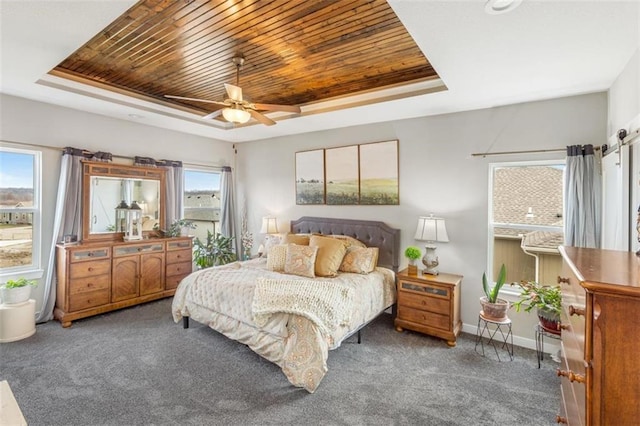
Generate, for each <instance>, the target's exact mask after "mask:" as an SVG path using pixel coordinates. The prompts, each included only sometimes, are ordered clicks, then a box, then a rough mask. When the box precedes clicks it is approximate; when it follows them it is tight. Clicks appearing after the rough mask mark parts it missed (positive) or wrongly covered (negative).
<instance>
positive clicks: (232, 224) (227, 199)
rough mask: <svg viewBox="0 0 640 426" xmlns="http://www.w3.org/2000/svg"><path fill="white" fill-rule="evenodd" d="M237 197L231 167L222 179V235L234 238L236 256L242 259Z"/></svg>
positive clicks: (226, 168)
mask: <svg viewBox="0 0 640 426" xmlns="http://www.w3.org/2000/svg"><path fill="white" fill-rule="evenodd" d="M235 205H236V203H235V196H234V190H233V176H232V174H231V167H229V166H225V167H223V168H222V175H221V177H220V234H222V235H223V236H225V237H233V238H234V246H235V248H236V255H238V259H240V254H241V253H242V250H241V246H240V244H241V241H239V240H238V238H236V207H235Z"/></svg>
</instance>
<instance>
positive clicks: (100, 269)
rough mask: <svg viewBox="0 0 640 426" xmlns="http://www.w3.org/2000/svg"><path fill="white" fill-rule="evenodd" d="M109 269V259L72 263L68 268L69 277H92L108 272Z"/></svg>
mask: <svg viewBox="0 0 640 426" xmlns="http://www.w3.org/2000/svg"><path fill="white" fill-rule="evenodd" d="M110 270H111V260H110V259H105V260H99V261H96V262H78V263H72V264H71V265H70V268H69V277H70V278H71V279H73V280H75V279H76V278H84V277H92V276H96V275H102V274H108V273H109V271H110Z"/></svg>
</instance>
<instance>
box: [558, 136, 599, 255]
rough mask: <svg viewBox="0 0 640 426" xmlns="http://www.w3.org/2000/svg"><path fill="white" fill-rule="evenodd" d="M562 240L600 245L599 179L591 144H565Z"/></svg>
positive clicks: (584, 244) (580, 245) (567, 242)
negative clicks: (565, 162)
mask: <svg viewBox="0 0 640 426" xmlns="http://www.w3.org/2000/svg"><path fill="white" fill-rule="evenodd" d="M564 196H565V200H564V205H565V221H564V243H565V245H568V246H575V247H590V248H599V247H600V234H601V221H602V215H601V205H602V182H601V173H600V167H599V163H598V162H597V160H596V157H595V151H594V148H593V145H584V146H582V145H572V146H568V147H567V164H566V168H565V191H564Z"/></svg>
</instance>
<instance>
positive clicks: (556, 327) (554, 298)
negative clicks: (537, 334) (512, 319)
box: [511, 281, 562, 334]
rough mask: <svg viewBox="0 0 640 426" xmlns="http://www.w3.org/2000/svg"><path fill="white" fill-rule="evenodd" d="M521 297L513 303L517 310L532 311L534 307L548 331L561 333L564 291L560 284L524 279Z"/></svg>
mask: <svg viewBox="0 0 640 426" xmlns="http://www.w3.org/2000/svg"><path fill="white" fill-rule="evenodd" d="M511 285H518V286H519V287H520V298H519V299H518V301H517V302H515V303H514V304H513V306H514V307H515V308H516V312H520V309H523V310H524V311H525V312H531V311H532V310H533V309H534V308H535V309H536V313H537V315H538V320H539V321H540V326H541V327H542V328H544V329H545V330H546V331H548V332H550V333H554V334H560V311H561V310H562V293H561V291H560V286H557V285H544V284H539V283H536V282H533V281H522V282H520V283H519V284H515V283H513V284H511Z"/></svg>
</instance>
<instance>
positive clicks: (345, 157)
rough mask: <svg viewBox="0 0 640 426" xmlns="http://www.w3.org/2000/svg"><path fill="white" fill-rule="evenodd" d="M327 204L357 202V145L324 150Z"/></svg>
mask: <svg viewBox="0 0 640 426" xmlns="http://www.w3.org/2000/svg"><path fill="white" fill-rule="evenodd" d="M325 161H326V165H325V170H326V179H327V204H334V205H346V204H358V201H359V182H358V175H359V171H358V145H352V146H344V147H341V148H330V149H327V150H325Z"/></svg>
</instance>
